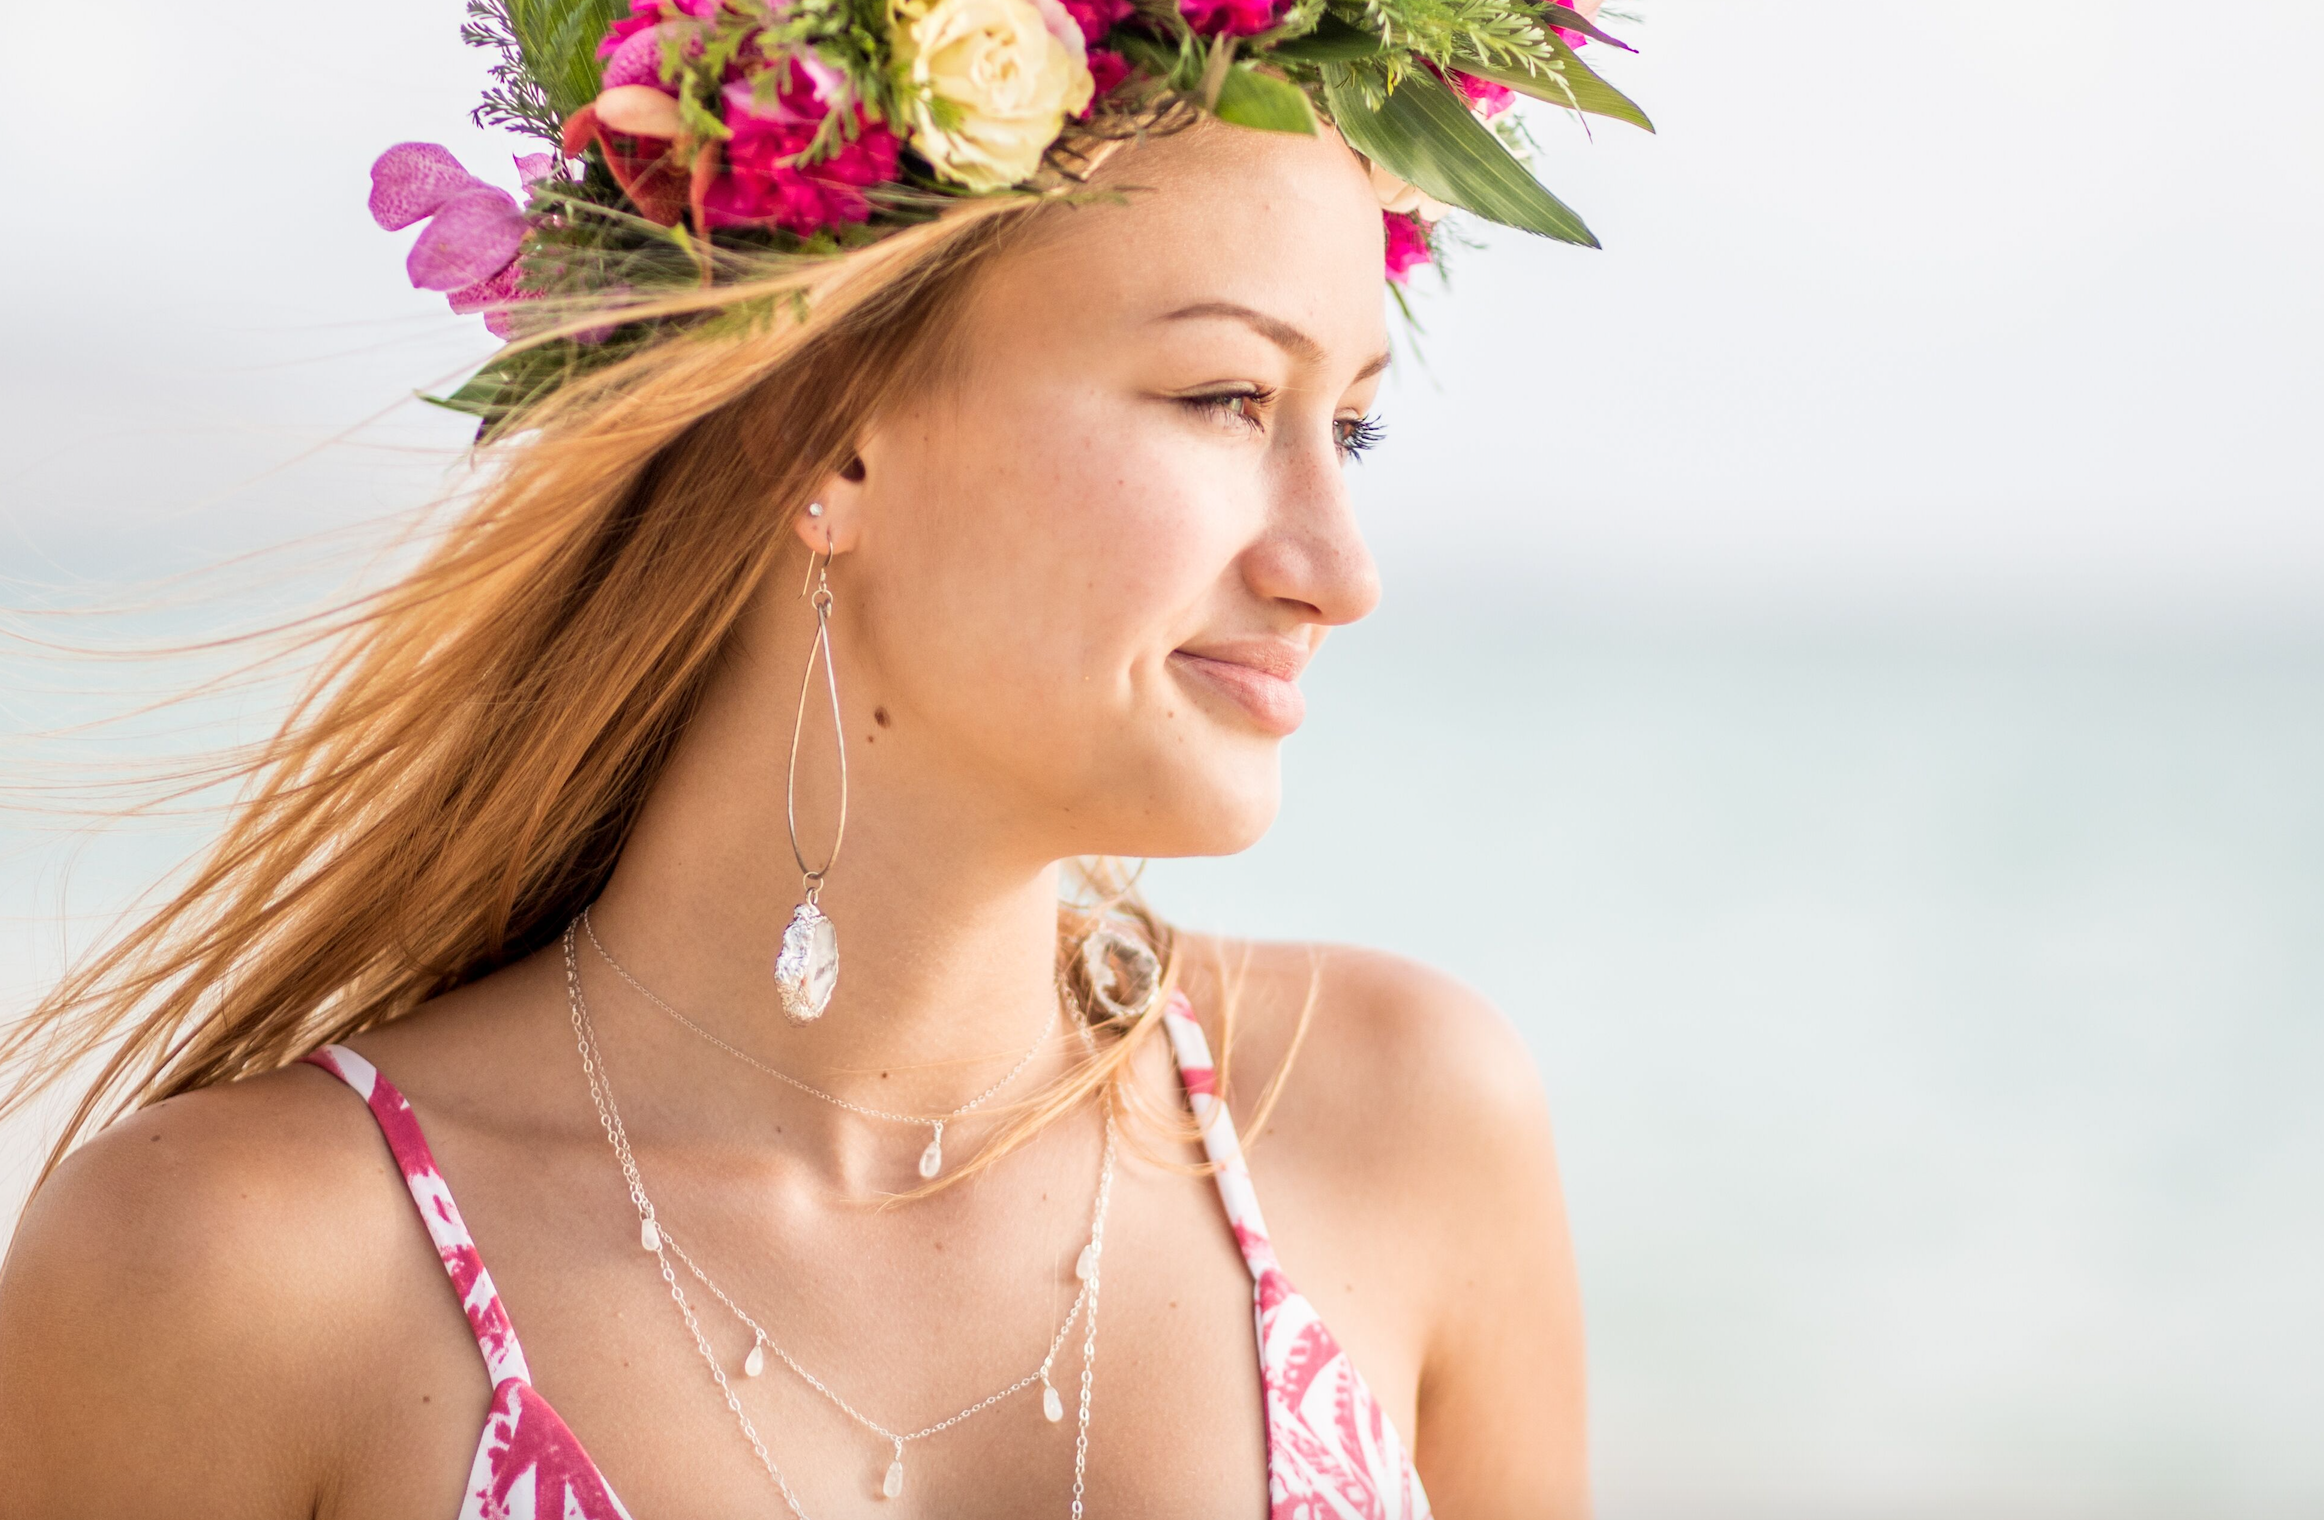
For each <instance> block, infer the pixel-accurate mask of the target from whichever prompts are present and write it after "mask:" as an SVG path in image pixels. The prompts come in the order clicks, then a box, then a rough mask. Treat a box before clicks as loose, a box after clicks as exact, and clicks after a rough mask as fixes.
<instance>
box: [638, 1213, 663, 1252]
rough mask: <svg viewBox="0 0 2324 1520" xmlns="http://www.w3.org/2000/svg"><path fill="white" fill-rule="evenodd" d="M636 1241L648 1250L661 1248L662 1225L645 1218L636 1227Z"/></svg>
mask: <svg viewBox="0 0 2324 1520" xmlns="http://www.w3.org/2000/svg"><path fill="white" fill-rule="evenodd" d="M637 1243H638V1244H639V1245H641V1246H643V1247H645V1248H646V1249H647V1250H649V1251H659V1250H661V1248H662V1227H661V1226H660V1225H658V1224H655V1223H654V1222H653V1221H652V1220H651V1219H648V1220H646V1221H645V1222H644V1223H643V1224H640V1225H639V1226H638V1227H637Z"/></svg>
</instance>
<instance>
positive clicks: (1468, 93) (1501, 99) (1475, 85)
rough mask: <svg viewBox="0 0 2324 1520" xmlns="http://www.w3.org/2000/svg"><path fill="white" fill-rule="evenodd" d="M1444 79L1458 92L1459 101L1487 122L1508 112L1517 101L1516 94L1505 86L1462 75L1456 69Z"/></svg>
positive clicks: (1474, 76)
mask: <svg viewBox="0 0 2324 1520" xmlns="http://www.w3.org/2000/svg"><path fill="white" fill-rule="evenodd" d="M1445 79H1446V80H1447V81H1448V82H1449V83H1450V84H1451V85H1452V87H1453V88H1454V89H1456V90H1458V91H1459V92H1460V96H1461V99H1463V100H1465V101H1467V102H1468V103H1469V109H1470V110H1472V111H1474V112H1476V113H1477V114H1478V115H1479V116H1482V117H1484V118H1485V119H1486V120H1487V121H1490V120H1492V119H1493V118H1494V117H1496V116H1498V115H1500V114H1501V113H1502V112H1503V111H1506V110H1508V109H1509V106H1510V104H1511V102H1513V101H1515V100H1516V99H1517V92H1516V91H1515V90H1512V89H1510V88H1509V87H1508V86H1507V85H1505V84H1495V83H1494V82H1493V81H1492V80H1490V79H1479V78H1478V77H1477V76H1476V75H1474V74H1464V73H1462V72H1461V71H1460V70H1458V69H1454V70H1451V71H1450V72H1448V73H1447V74H1446V75H1445Z"/></svg>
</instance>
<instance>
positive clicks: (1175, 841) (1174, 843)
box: [1089, 743, 1283, 860]
mask: <svg viewBox="0 0 2324 1520" xmlns="http://www.w3.org/2000/svg"><path fill="white" fill-rule="evenodd" d="M1254 762H1257V763H1254ZM1282 805H1283V772H1282V768H1281V766H1280V765H1279V764H1278V762H1277V755H1276V747H1275V745H1274V744H1273V743H1269V744H1268V745H1267V746H1266V747H1265V753H1264V755H1263V756H1259V755H1237V756H1234V757H1232V759H1231V760H1229V759H1227V758H1226V757H1220V763H1217V764H1214V765H1210V766H1202V767H1190V766H1187V765H1185V764H1183V763H1182V764H1180V765H1176V766H1172V767H1170V768H1169V770H1168V772H1167V774H1166V775H1165V776H1164V777H1163V778H1162V780H1161V783H1160V784H1159V785H1158V786H1157V787H1155V789H1154V790H1153V791H1152V792H1151V793H1149V802H1148V805H1147V806H1146V807H1144V808H1141V809H1139V810H1138V812H1137V814H1136V815H1135V816H1134V817H1129V818H1124V819H1123V820H1122V827H1121V828H1119V829H1118V830H1108V831H1107V832H1108V834H1109V836H1111V838H1112V840H1113V842H1112V843H1111V844H1109V845H1108V846H1107V847H1106V848H1104V849H1101V850H1093V851H1090V852H1089V853H1092V854H1105V855H1119V856H1124V857H1130V858H1143V857H1151V858H1153V859H1157V860H1168V859H1175V858H1179V857H1183V856H1194V855H1239V854H1241V853H1242V852H1243V851H1245V850H1247V849H1249V848H1250V847H1251V846H1252V845H1255V844H1257V843H1258V842H1259V840H1260V839H1261V838H1262V837H1264V836H1265V834H1266V832H1267V830H1268V829H1270V828H1272V827H1273V826H1274V823H1275V815H1276V813H1278V812H1279V811H1281V809H1282Z"/></svg>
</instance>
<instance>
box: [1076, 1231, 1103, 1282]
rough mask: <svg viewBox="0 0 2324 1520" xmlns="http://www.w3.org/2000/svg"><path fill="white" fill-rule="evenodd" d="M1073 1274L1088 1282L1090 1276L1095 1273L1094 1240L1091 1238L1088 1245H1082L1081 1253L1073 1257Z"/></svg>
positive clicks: (1095, 1244) (1095, 1250) (1095, 1246)
mask: <svg viewBox="0 0 2324 1520" xmlns="http://www.w3.org/2000/svg"><path fill="white" fill-rule="evenodd" d="M1073 1275H1074V1276H1076V1277H1078V1278H1080V1279H1081V1280H1082V1281H1083V1282H1088V1281H1089V1280H1090V1279H1091V1278H1092V1277H1094V1276H1096V1275H1097V1242H1096V1241H1094V1240H1093V1241H1091V1242H1090V1243H1089V1244H1088V1245H1086V1246H1083V1247H1082V1248H1081V1254H1080V1255H1079V1256H1076V1257H1074V1258H1073Z"/></svg>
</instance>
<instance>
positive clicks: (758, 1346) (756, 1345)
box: [742, 1341, 767, 1377]
mask: <svg viewBox="0 0 2324 1520" xmlns="http://www.w3.org/2000/svg"><path fill="white" fill-rule="evenodd" d="M766 1370H767V1348H766V1343H765V1342H763V1341H754V1342H752V1344H751V1348H750V1355H748V1356H746V1357H744V1358H743V1359H742V1375H743V1376H744V1377H757V1376H758V1375H759V1374H760V1373H762V1372H764V1371H766Z"/></svg>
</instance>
